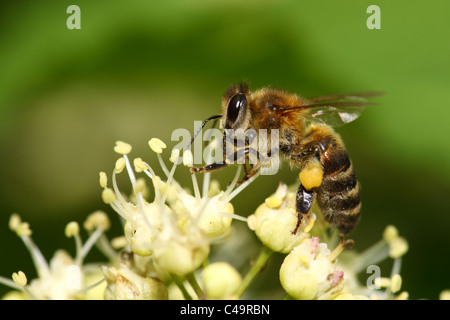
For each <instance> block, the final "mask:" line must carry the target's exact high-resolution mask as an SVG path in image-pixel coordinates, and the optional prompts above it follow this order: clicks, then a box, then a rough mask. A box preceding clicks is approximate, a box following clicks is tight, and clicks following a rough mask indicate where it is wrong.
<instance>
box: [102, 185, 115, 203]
mask: <svg viewBox="0 0 450 320" xmlns="http://www.w3.org/2000/svg"><path fill="white" fill-rule="evenodd" d="M102 200H103V202H104V203H106V204H111V203H112V202H115V201H117V197H116V194H115V193H114V191H112V190H111V189H110V188H105V189H103V191H102Z"/></svg>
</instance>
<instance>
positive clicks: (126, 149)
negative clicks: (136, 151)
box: [114, 141, 132, 155]
mask: <svg viewBox="0 0 450 320" xmlns="http://www.w3.org/2000/svg"><path fill="white" fill-rule="evenodd" d="M131 149H132V147H131V145H130V144H128V143H126V142H123V141H116V145H115V147H114V151H115V152H117V153H118V154H122V155H125V154H129V153H130V152H131Z"/></svg>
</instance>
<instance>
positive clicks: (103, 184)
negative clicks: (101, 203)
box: [99, 171, 108, 188]
mask: <svg viewBox="0 0 450 320" xmlns="http://www.w3.org/2000/svg"><path fill="white" fill-rule="evenodd" d="M99 175H100V186H101V187H102V188H106V186H107V184H108V177H107V176H106V173H105V172H103V171H101V172H100V174H99Z"/></svg>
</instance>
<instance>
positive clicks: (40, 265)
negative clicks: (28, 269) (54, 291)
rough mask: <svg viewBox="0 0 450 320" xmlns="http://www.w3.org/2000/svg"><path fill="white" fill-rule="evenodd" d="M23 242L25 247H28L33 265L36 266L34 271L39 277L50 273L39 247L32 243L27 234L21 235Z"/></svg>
mask: <svg viewBox="0 0 450 320" xmlns="http://www.w3.org/2000/svg"><path fill="white" fill-rule="evenodd" d="M20 238H21V239H22V241H23V243H24V244H25V247H26V248H27V249H28V251H29V252H30V255H31V259H32V260H33V263H34V266H35V268H36V271H37V273H38V275H39V277H46V276H48V275H49V274H50V269H49V266H48V264H47V261H46V260H45V258H44V256H43V254H42V252H41V251H40V250H39V248H38V247H37V246H36V245H35V244H34V242H33V240H32V239H31V237H28V236H21V237H20Z"/></svg>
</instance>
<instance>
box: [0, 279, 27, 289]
mask: <svg viewBox="0 0 450 320" xmlns="http://www.w3.org/2000/svg"><path fill="white" fill-rule="evenodd" d="M0 283H1V284H3V285H5V286H7V287H10V288H11V289H14V290H21V289H22V287H21V286H18V285H17V284H16V283H15V282H14V281H12V280H11V279H7V278H5V277H2V276H0Z"/></svg>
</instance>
